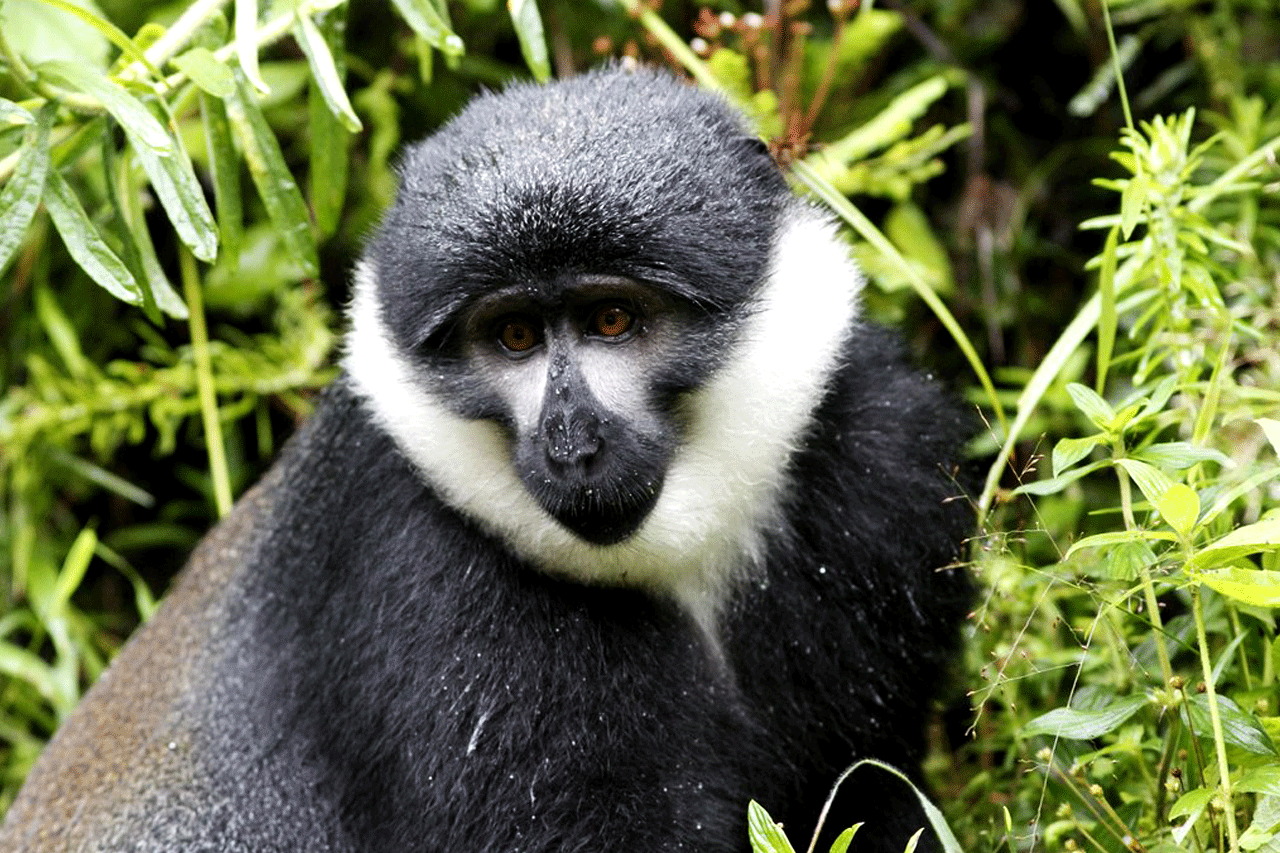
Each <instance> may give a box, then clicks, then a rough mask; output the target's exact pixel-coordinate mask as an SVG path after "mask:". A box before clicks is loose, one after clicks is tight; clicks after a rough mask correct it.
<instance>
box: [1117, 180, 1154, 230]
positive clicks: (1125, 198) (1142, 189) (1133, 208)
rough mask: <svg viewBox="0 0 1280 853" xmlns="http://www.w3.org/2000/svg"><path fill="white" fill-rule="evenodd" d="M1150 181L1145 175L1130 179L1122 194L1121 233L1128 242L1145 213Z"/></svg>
mask: <svg viewBox="0 0 1280 853" xmlns="http://www.w3.org/2000/svg"><path fill="white" fill-rule="evenodd" d="M1148 185H1149V184H1148V181H1147V179H1146V176H1145V175H1142V174H1138V175H1134V176H1133V177H1132V178H1130V179H1129V180H1128V181H1127V182H1126V183H1125V187H1124V192H1122V193H1121V194H1120V233H1121V234H1122V235H1123V236H1124V239H1126V240H1128V239H1129V237H1130V236H1131V235H1132V234H1133V229H1134V228H1136V227H1138V223H1139V222H1141V221H1142V218H1143V215H1144V213H1145V210H1144V208H1145V206H1146V202H1147V187H1148Z"/></svg>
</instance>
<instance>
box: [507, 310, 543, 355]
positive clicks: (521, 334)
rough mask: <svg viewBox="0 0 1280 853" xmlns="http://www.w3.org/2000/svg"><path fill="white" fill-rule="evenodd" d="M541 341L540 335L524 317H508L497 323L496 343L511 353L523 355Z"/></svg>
mask: <svg viewBox="0 0 1280 853" xmlns="http://www.w3.org/2000/svg"><path fill="white" fill-rule="evenodd" d="M541 340H542V334H541V333H540V332H539V331H538V328H537V327H536V326H534V324H533V323H531V322H529V320H527V319H525V318H524V317H508V318H506V319H505V320H501V321H499V323H498V343H500V344H502V347H503V349H505V350H507V351H508V352H512V353H525V352H528V351H529V350H531V349H533V348H534V347H535V346H537V345H538V343H539V342H541Z"/></svg>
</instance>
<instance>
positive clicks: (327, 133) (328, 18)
mask: <svg viewBox="0 0 1280 853" xmlns="http://www.w3.org/2000/svg"><path fill="white" fill-rule="evenodd" d="M344 12H345V9H335V10H333V11H331V12H329V13H327V14H325V15H323V16H321V17H320V18H319V19H318V20H317V22H316V25H317V27H319V30H320V32H321V34H322V35H323V36H324V38H325V41H326V42H327V43H328V44H329V45H331V46H332V45H341V44H342V38H343V32H344V30H345V26H346V19H345V18H344V17H343V13H344ZM426 53H427V55H428V56H430V55H431V51H430V50H429V49H428V50H427V51H426ZM333 56H334V60H335V61H336V62H337V63H338V73H339V77H341V74H342V70H343V69H342V53H341V51H340V50H339V51H336V52H333ZM311 85H312V87H313V91H312V92H311V94H310V95H308V97H307V120H308V129H309V130H310V133H309V134H308V138H309V139H310V141H311V169H310V171H309V173H308V178H309V180H310V192H311V208H312V210H313V211H314V212H315V218H316V228H317V229H318V230H319V232H320V234H321V235H322V236H328V235H330V234H333V233H334V232H335V231H337V230H338V224H339V223H340V221H341V219H342V206H343V203H344V201H345V199H346V195H347V174H348V170H347V159H348V158H347V146H348V143H349V142H350V134H349V133H348V132H347V130H346V129H345V128H344V127H343V126H342V125H341V124H339V123H338V120H337V118H336V117H335V116H334V114H333V112H332V111H331V110H330V109H329V108H328V106H327V105H326V104H325V102H324V100H323V98H318V97H316V93H315V91H314V87H315V86H317V85H318V84H317V83H316V82H314V81H313V82H312V84H311Z"/></svg>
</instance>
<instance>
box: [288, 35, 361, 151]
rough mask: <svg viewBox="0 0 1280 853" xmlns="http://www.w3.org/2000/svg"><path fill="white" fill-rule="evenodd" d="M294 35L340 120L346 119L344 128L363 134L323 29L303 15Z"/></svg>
mask: <svg viewBox="0 0 1280 853" xmlns="http://www.w3.org/2000/svg"><path fill="white" fill-rule="evenodd" d="M293 37H294V38H295V39H296V40H297V42H298V44H299V45H300V46H301V47H302V52H303V53H305V54H306V56H307V63H308V64H309V65H310V66H311V74H312V80H313V81H314V83H315V85H316V86H317V87H318V88H319V89H320V94H321V95H322V96H323V97H324V102H325V103H326V104H328V106H329V109H330V110H331V111H332V112H333V114H334V115H335V116H337V117H338V121H340V122H342V126H343V127H345V128H346V129H347V130H349V131H351V132H352V133H359V132H360V130H361V129H362V127H363V125H361V124H360V119H359V118H358V117H357V116H356V113H355V110H353V109H352V108H351V101H349V100H348V99H347V91H346V88H345V87H344V86H343V83H342V75H341V74H339V73H338V68H337V66H336V65H335V64H334V61H333V53H332V52H331V51H330V50H329V44H328V43H327V42H326V41H325V38H324V36H323V35H322V34H321V33H320V30H319V29H318V28H317V27H316V25H315V24H314V23H313V22H312V20H311V19H310V18H308V17H306V16H305V15H299V16H298V19H297V21H295V22H294V25H293Z"/></svg>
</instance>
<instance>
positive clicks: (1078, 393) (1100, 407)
mask: <svg viewBox="0 0 1280 853" xmlns="http://www.w3.org/2000/svg"><path fill="white" fill-rule="evenodd" d="M1067 393H1068V394H1070V395H1071V399H1072V401H1074V402H1075V404H1076V408H1078V409H1079V410H1080V411H1082V412H1084V414H1085V417H1087V418H1088V419H1089V420H1090V421H1092V422H1093V425H1094V426H1096V427H1097V428H1098V429H1101V430H1110V429H1112V428H1113V427H1114V424H1115V420H1116V412H1115V409H1113V408H1111V406H1110V404H1108V403H1107V401H1106V400H1104V399H1102V397H1101V396H1099V395H1098V392H1097V391H1094V390H1093V389H1092V388H1090V387H1088V386H1087V385H1081V384H1080V383H1079V382H1070V383H1068V384H1067Z"/></svg>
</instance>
